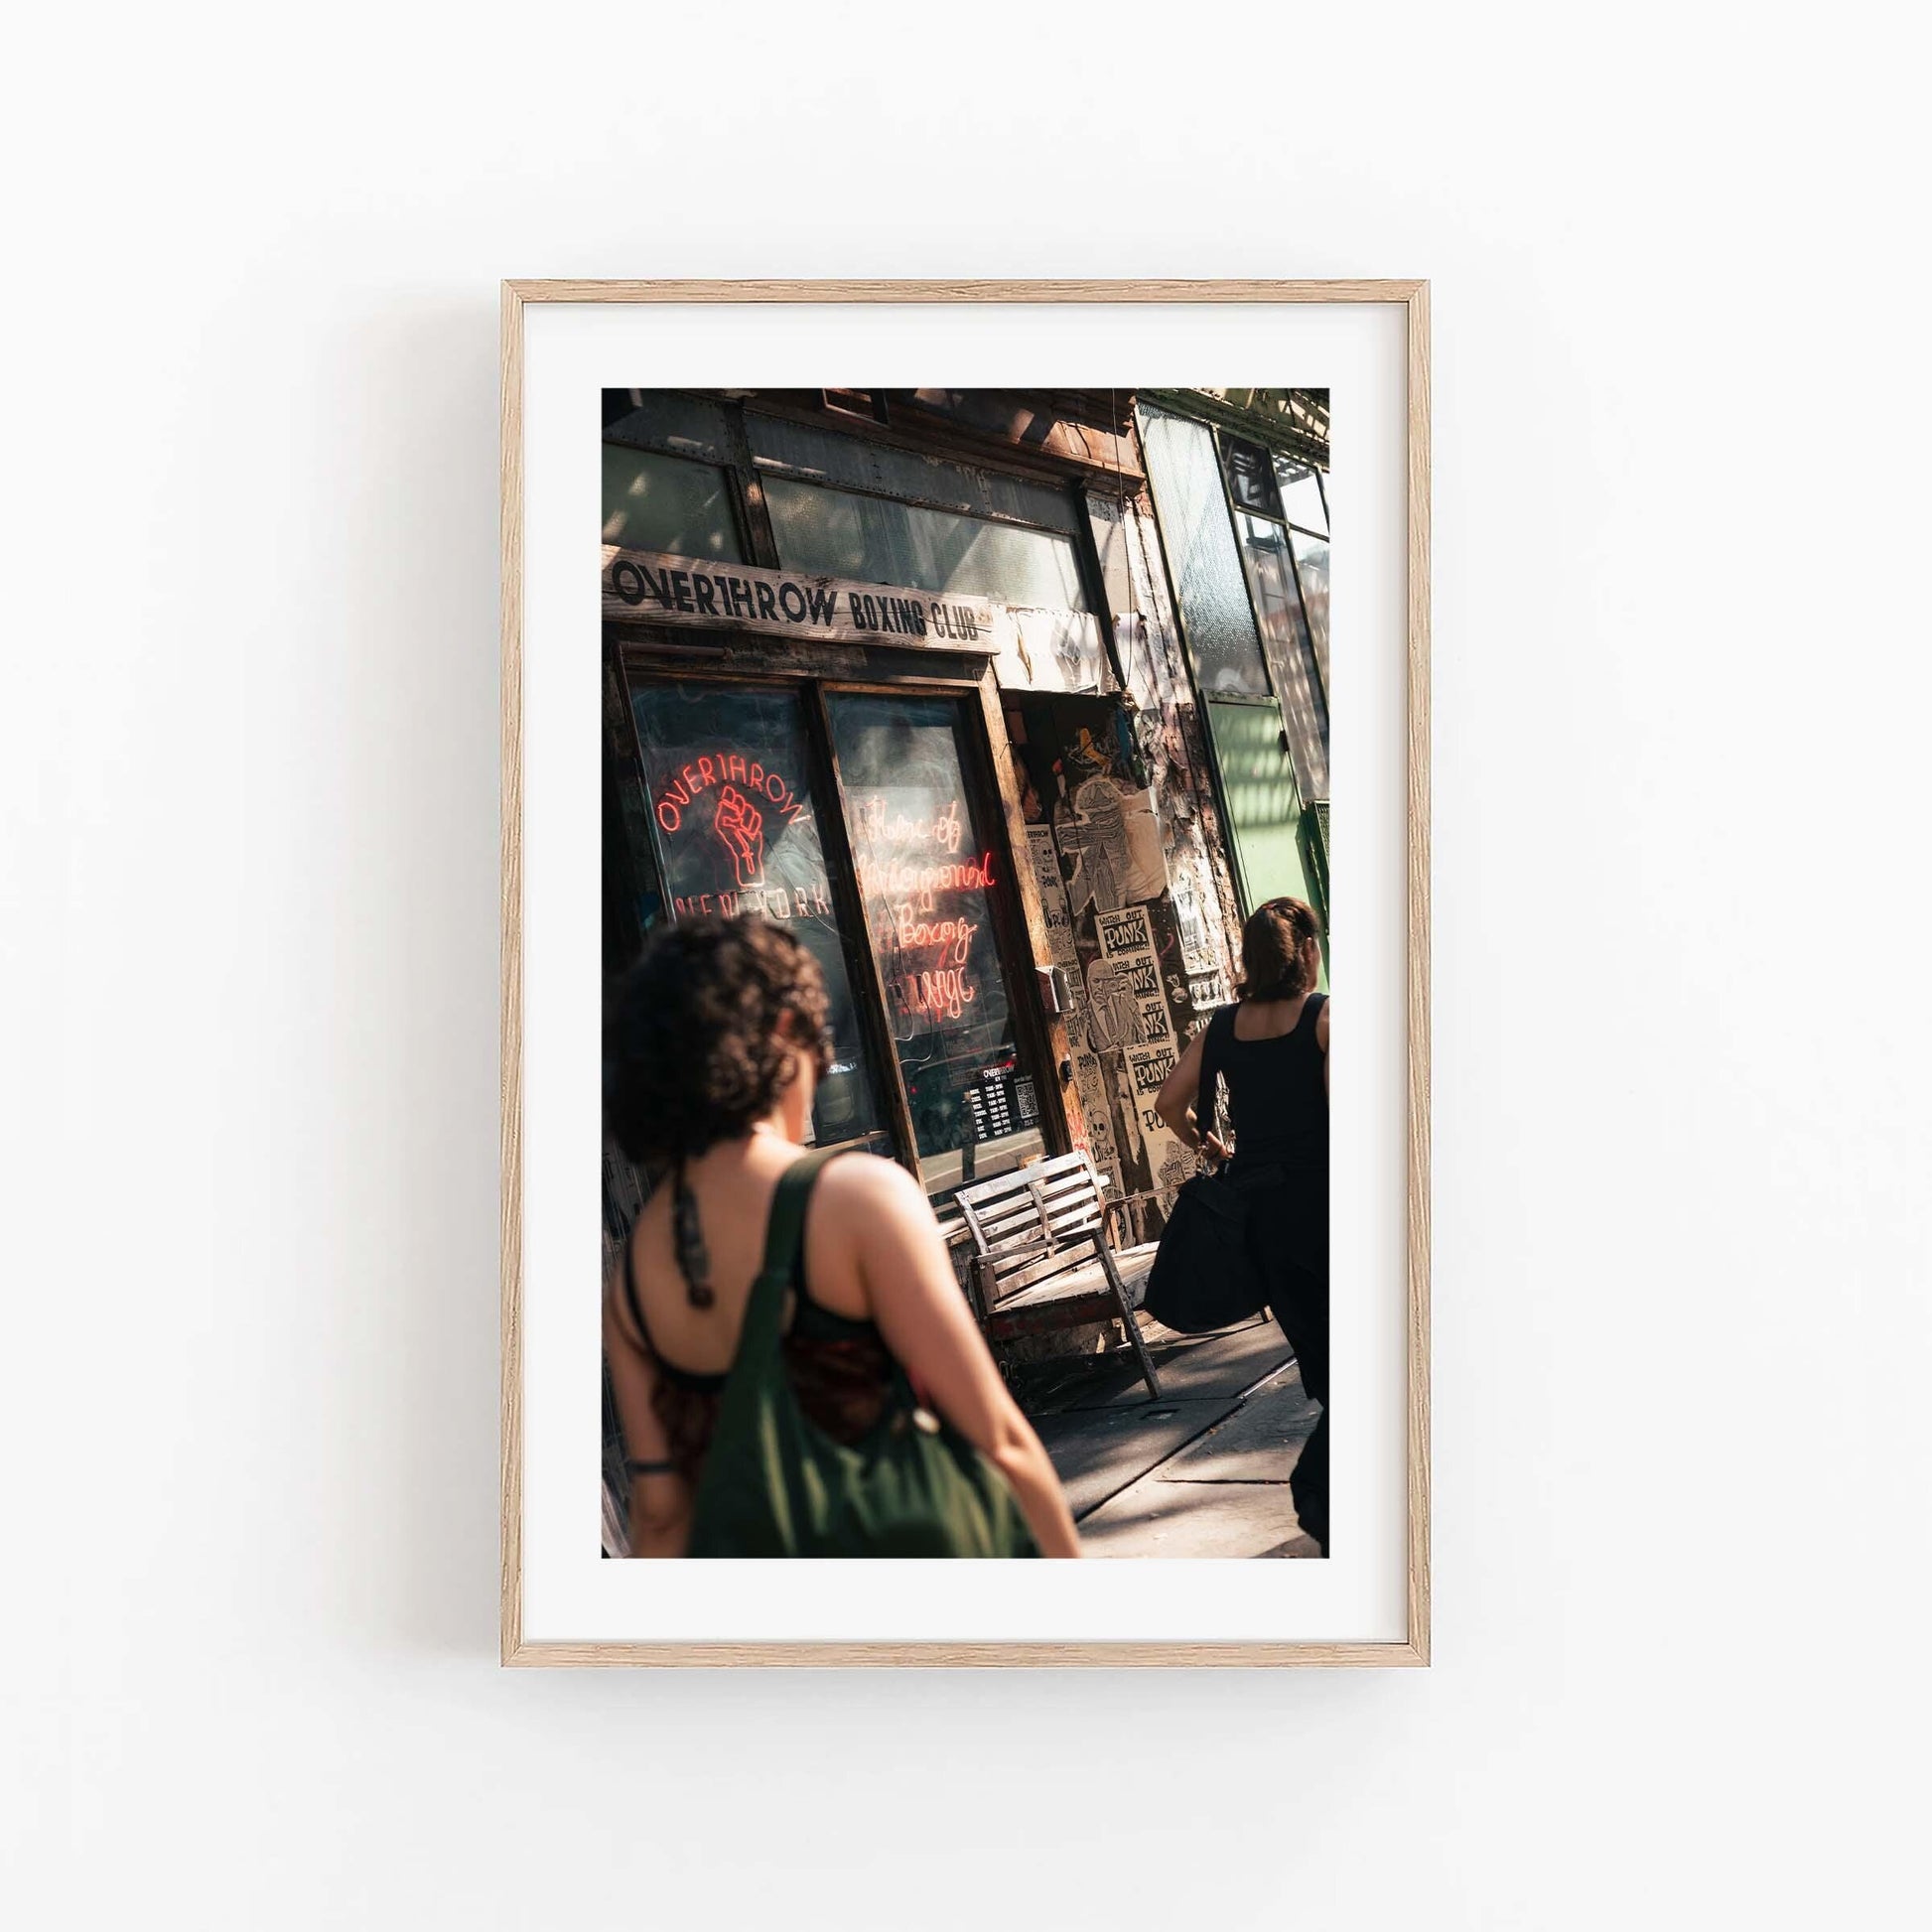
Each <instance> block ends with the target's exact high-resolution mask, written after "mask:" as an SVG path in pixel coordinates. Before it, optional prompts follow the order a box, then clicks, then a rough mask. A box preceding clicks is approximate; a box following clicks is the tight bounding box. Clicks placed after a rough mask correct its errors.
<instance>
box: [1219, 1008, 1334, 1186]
mask: <svg viewBox="0 0 1932 1932" xmlns="http://www.w3.org/2000/svg"><path fill="white" fill-rule="evenodd" d="M1327 1004H1328V996H1327V994H1325V993H1311V994H1310V995H1309V997H1308V1002H1307V1004H1306V1005H1305V1006H1304V1007H1303V1008H1302V1017H1301V1018H1300V1019H1299V1020H1298V1021H1297V1022H1296V1023H1295V1027H1294V1029H1293V1031H1292V1032H1289V1033H1285V1034H1280V1035H1277V1036H1276V1037H1274V1038H1273V1039H1242V1038H1240V1037H1239V1036H1238V1035H1236V1033H1235V1031H1234V1016H1235V1013H1236V1011H1237V1009H1236V1008H1234V1007H1223V1008H1222V1009H1221V1011H1220V1012H1219V1013H1217V1014H1216V1015H1215V1016H1214V1018H1213V1019H1212V1020H1210V1021H1209V1022H1208V1036H1207V1045H1206V1047H1205V1049H1204V1050H1205V1052H1206V1054H1207V1058H1208V1064H1209V1066H1210V1067H1212V1068H1215V1069H1217V1070H1218V1071H1219V1072H1220V1073H1221V1074H1222V1075H1223V1076H1224V1077H1225V1078H1226V1080H1227V1083H1228V1117H1229V1122H1230V1124H1231V1125H1232V1127H1233V1128H1234V1135H1235V1145H1234V1165H1235V1167H1236V1168H1238V1169H1241V1170H1252V1169H1255V1168H1264V1167H1274V1168H1287V1169H1290V1170H1302V1171H1307V1170H1310V1169H1316V1168H1318V1169H1320V1170H1322V1171H1323V1172H1324V1173H1325V1172H1326V1170H1327V1166H1328V1083H1327V1064H1326V1055H1325V1054H1324V1053H1323V1052H1322V1050H1321V1042H1320V1041H1319V1040H1318V1039H1317V1038H1316V1037H1315V1031H1314V1030H1315V1023H1316V1022H1317V1021H1318V1020H1319V1019H1320V1018H1321V1009H1322V1008H1323V1007H1324V1006H1326V1005H1327Z"/></svg>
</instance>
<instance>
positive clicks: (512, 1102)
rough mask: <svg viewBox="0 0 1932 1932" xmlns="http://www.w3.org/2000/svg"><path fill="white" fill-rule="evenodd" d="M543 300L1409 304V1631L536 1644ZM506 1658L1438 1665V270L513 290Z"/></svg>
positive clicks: (505, 1139) (505, 514)
mask: <svg viewBox="0 0 1932 1932" xmlns="http://www.w3.org/2000/svg"><path fill="white" fill-rule="evenodd" d="M532 302H565V303H583V302H629V303H641V302H678V303H686V302H731V303H744V302H814V303H817V302H830V303H844V302H922V303H923V302H955V303H956V302H1002V303H1034V302H1095V303H1130V302H1131V303H1196V302H1198V303H1227V302H1241V303H1290V302H1294V303H1301V302H1326V303H1401V304H1402V305H1403V306H1404V307H1405V309H1406V311H1407V317H1406V322H1407V332H1408V409H1407V416H1408V502H1407V509H1408V589H1409V595H1408V612H1407V627H1408V640H1407V641H1408V674H1407V695H1408V719H1407V746H1408V892H1407V904H1408V928H1409V930H1408V986H1407V1000H1408V1102H1409V1123H1408V1127H1409V1132H1408V1186H1407V1196H1408V1310H1407V1323H1406V1329H1407V1343H1408V1370H1409V1373H1408V1403H1407V1438H1408V1440H1407V1458H1406V1459H1407V1473H1408V1511H1407V1530H1408V1631H1409V1634H1408V1637H1407V1639H1406V1640H1404V1641H1399V1642H1387V1643H1371V1642H1345V1643H1266V1642H1260V1643H1228V1642H1209V1643H1190V1642H1183V1641H1176V1642H1159V1643H1142V1642H1135V1643H1106V1642H1101V1643H1063V1642H1050V1643H1023V1642H1013V1643H1008V1642H998V1643H931V1642H864V1643H785V1642H770V1643H764V1642H760V1643H739V1642H729V1643H695V1644H694V1643H639V1642H622V1641H620V1642H610V1643H604V1642H595V1643H565V1642H538V1641H534V1640H531V1639H526V1638H525V1636H524V1634H523V1628H522V1555H523V1549H522V1529H523V1324H522V1275H523V1269H522V1259H523V1248H522V1243H523V1218H522V1206H523V1195H522V1124H523V1082H522V1068H523V925H522V918H523V912H522V907H523V837H522V827H523V716H522V704H523V507H524V506H523V309H524V306H525V304H527V303H532ZM501 411H502V413H501V436H502V440H501V449H500V462H501V476H502V614H501V675H502V818H501V851H502V900H501V907H502V933H501V946H502V1008H501V1027H500V1039H501V1050H502V1080H501V1093H502V1118H501V1158H502V1195H501V1241H502V1299H501V1322H502V1435H501V1448H502V1497H501V1507H502V1517H501V1530H502V1545H501V1547H502V1566H501V1573H500V1611H501V1636H502V1661H503V1662H504V1663H505V1664H506V1665H510V1664H513V1665H614V1664H625V1665H644V1666H657V1667H664V1666H672V1667H678V1666H686V1667H688V1666H700V1667H724V1666H732V1665H747V1664H751V1665H760V1666H803V1667H817V1668H823V1667H827V1666H842V1665H893V1666H898V1667H908V1666H909V1667H919V1666H928V1667H946V1668H958V1667H960V1666H978V1667H985V1666H1015V1665H1020V1666H1054V1667H1072V1668H1076V1669H1115V1668H1119V1667H1122V1666H1135V1667H1144V1666H1168V1667H1174V1666H1182V1667H1188V1668H1201V1667H1209V1668H1230V1667H1233V1668H1252V1667H1255V1666H1287V1665H1304V1666H1306V1665H1322V1666H1330V1667H1332V1666H1339V1665H1348V1666H1353V1665H1381V1666H1389V1665H1410V1666H1415V1665H1426V1664H1427V1663H1428V1662H1429V1657H1430V1405H1429V1382H1430V1376H1429V1349H1430V1307H1429V1302H1430V994H1429V984H1430V980H1429V946H1430V923H1429V921H1430V897H1429V879H1430V831H1429V810H1430V805H1429V781H1430V741H1429V724H1430V720H1429V707H1430V684H1429V679H1430V669H1429V653H1430V635H1429V625H1430V601H1429V563H1430V556H1429V532H1430V374H1429V284H1428V283H1427V282H1426V281H1409V280H1397V281H1294V282H1286V281H1264V282H1246V281H1155V282H1085V281H1029V282H995V281H948V282H941V281H904V282H895V281H823V282H804V281H745V282H724V281H675V282H673V281H653V282H632V281H568V280H553V281H509V282H505V283H504V284H503V287H502V392H501Z"/></svg>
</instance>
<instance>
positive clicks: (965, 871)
mask: <svg viewBox="0 0 1932 1932" xmlns="http://www.w3.org/2000/svg"><path fill="white" fill-rule="evenodd" d="M852 837H853V844H854V846H855V847H856V848H857V851H858V865H859V888H860V891H861V892H862V893H863V894H864V895H865V898H866V903H867V904H868V905H869V906H872V907H875V908H876V909H875V911H874V913H873V918H872V924H873V933H874V937H875V939H876V940H877V942H878V945H879V948H880V951H881V952H882V953H883V954H886V955H888V957H889V959H890V962H891V963H890V966H889V967H888V972H887V977H888V981H889V984H890V985H891V987H892V990H893V995H894V999H895V1001H896V1002H897V1006H898V1008H899V1011H900V1012H901V1013H903V1014H905V1015H907V1016H916V1017H918V1018H921V1019H926V1020H959V1019H962V1018H963V1017H964V1015H965V1012H966V1009H967V1008H968V1007H970V1006H971V1005H972V1004H973V1003H974V1002H975V1001H976V1000H977V999H978V998H979V987H978V985H977V984H976V982H975V980H974V978H973V975H972V973H971V971H970V970H969V962H970V960H971V958H972V951H973V940H974V938H975V936H976V935H977V934H978V932H979V930H980V927H981V924H982V923H983V921H981V920H979V919H974V918H969V917H967V916H966V915H965V908H955V909H952V910H951V911H946V910H943V909H942V907H941V905H940V899H941V897H942V896H952V895H956V894H962V893H985V892H988V891H990V890H991V889H992V886H993V855H992V853H991V852H983V853H981V854H980V856H979V857H978V858H977V859H973V858H966V859H961V858H959V857H958V856H957V855H958V853H959V851H960V848H961V847H962V846H963V845H964V843H965V838H966V820H965V813H964V811H963V809H962V807H961V804H960V801H959V800H958V799H957V798H953V799H949V800H948V801H947V802H946V803H945V804H944V805H943V806H941V807H938V808H937V809H935V810H934V811H933V813H932V814H931V816H930V817H913V816H910V815H909V814H907V813H906V812H904V811H903V810H899V809H895V808H892V807H889V806H888V804H887V802H886V800H885V799H884V798H883V797H880V796H877V795H875V796H873V797H871V798H865V799H861V800H859V801H858V802H857V803H855V804H854V806H853V807H852ZM935 914H936V915H937V916H934V915H935ZM882 963H885V962H883V961H882Z"/></svg>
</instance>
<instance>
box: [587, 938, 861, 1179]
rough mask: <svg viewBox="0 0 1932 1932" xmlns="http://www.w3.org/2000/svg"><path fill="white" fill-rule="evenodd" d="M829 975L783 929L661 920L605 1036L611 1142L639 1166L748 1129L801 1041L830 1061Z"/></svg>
mask: <svg viewBox="0 0 1932 1932" xmlns="http://www.w3.org/2000/svg"><path fill="white" fill-rule="evenodd" d="M827 1011H828V1009H827V1004H826V998H825V981H824V978H823V977H822V975H821V974H820V972H819V970H818V962H817V961H816V960H815V959H814V958H813V957H812V956H811V954H810V953H809V952H808V951H807V950H806V949H805V947H804V946H803V945H802V944H801V943H800V942H799V941H798V940H796V939H794V938H793V937H792V936H791V934H790V933H788V932H786V931H785V930H784V928H783V927H782V926H777V925H772V924H770V923H768V922H767V921H765V920H763V919H760V918H758V917H755V916H752V915H749V914H748V915H746V916H744V917H741V918H736V919H725V918H717V917H710V916H707V917H702V918H694V919H681V920H679V921H678V923H677V924H675V925H671V926H665V927H661V928H660V929H659V930H658V931H657V932H655V933H654V934H653V935H652V936H651V939H650V942H649V944H648V945H646V947H645V948H644V951H643V955H642V957H641V958H640V959H639V960H638V962H637V964H636V965H635V966H634V967H633V968H632V969H631V971H630V973H629V975H628V976H627V977H626V978H625V979H624V980H623V981H622V983H621V985H620V986H619V987H618V989H617V991H616V994H615V997H614V999H613V1000H612V1003H611V1007H610V1010H609V1015H608V1018H607V1020H606V1022H605V1034H604V1105H605V1117H606V1120H607V1122H608V1124H609V1126H610V1130H611V1138H612V1139H613V1140H615V1141H616V1142H617V1144H618V1145H619V1147H621V1149H622V1150H623V1152H624V1153H625V1154H626V1155H627V1156H628V1157H629V1158H630V1159H631V1160H632V1161H634V1162H636V1163H638V1164H639V1165H640V1166H641V1165H644V1164H647V1163H648V1164H656V1163H659V1162H665V1161H676V1162H683V1161H686V1160H695V1159H696V1158H697V1156H699V1155H701V1154H703V1153H705V1152H706V1151H707V1150H708V1149H710V1148H713V1147H716V1146H717V1145H718V1143H719V1142H721V1141H730V1140H737V1139H739V1138H740V1137H741V1136H743V1135H746V1134H749V1133H750V1132H751V1131H752V1129H753V1127H754V1126H755V1125H756V1124H757V1123H758V1122H759V1121H760V1120H763V1119H765V1118H766V1117H767V1116H768V1115H769V1114H770V1112H771V1110H772V1108H773V1107H775V1106H776V1105H777V1103H778V1096H779V1095H780V1094H781V1093H783V1092H784V1090H785V1088H786V1087H787V1086H788V1085H789V1084H790V1082H791V1078H792V1059H791V1055H792V1053H793V1052H794V1051H795V1050H796V1049H797V1048H798V1047H801V1046H802V1047H804V1049H805V1050H806V1051H807V1053H809V1054H810V1055H811V1056H812V1058H813V1061H814V1064H815V1065H816V1067H817V1070H818V1073H819V1075H820V1077H821V1078H822V1077H823V1076H824V1074H825V1072H826V1069H827V1068H828V1067H829V1066H830V1065H831V1059H832V1054H831V1041H830V1036H829V1035H828V1033H827V1030H826V1019H827Z"/></svg>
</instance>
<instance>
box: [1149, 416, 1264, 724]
mask: <svg viewBox="0 0 1932 1932" xmlns="http://www.w3.org/2000/svg"><path fill="white" fill-rule="evenodd" d="M1141 440H1142V443H1143V445H1144V446H1145V448H1146V450H1147V467H1148V475H1149V478H1150V479H1151V480H1152V482H1153V484H1154V501H1155V507H1156V508H1157V510H1158V511H1159V512H1160V517H1161V534H1162V537H1163V539H1164V540H1165V542H1166V545H1167V551H1168V564H1169V567H1170V570H1171V571H1172V573H1173V580H1174V597H1175V600H1176V601H1177V602H1178V604H1179V606H1180V621H1181V625H1182V627H1183V628H1184V629H1185V631H1186V635H1187V643H1188V645H1189V647H1190V648H1191V649H1192V651H1193V653H1194V670H1195V674H1196V676H1197V677H1198V678H1199V679H1200V683H1201V689H1202V690H1203V691H1204V692H1205V693H1206V694H1207V695H1208V696H1209V697H1216V698H1265V697H1267V696H1268V695H1269V685H1268V672H1267V669H1266V667H1265V666H1264V664H1263V663H1262V657H1261V638H1260V636H1259V634H1258V633H1257V632H1256V629H1255V619H1254V612H1253V611H1252V610H1251V609H1250V608H1249V605H1248V586H1247V583H1246V582H1245V580H1244V579H1243V577H1242V574H1241V558H1240V554H1239V552H1238V551H1237V550H1236V549H1235V544H1234V525H1233V523H1232V522H1231V521H1230V519H1229V515H1228V504H1227V497H1226V495H1225V493H1224V492H1223V490H1222V487H1221V466H1220V464H1219V463H1218V462H1217V461H1216V460H1215V455H1214V436H1213V432H1212V431H1211V430H1209V429H1208V428H1207V427H1206V425H1205V424H1203V423H1190V422H1188V421H1186V420H1185V419H1184V418H1182V417H1179V416H1168V415H1164V414H1162V413H1161V411H1159V410H1155V409H1150V410H1145V411H1143V412H1142V417H1141Z"/></svg>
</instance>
